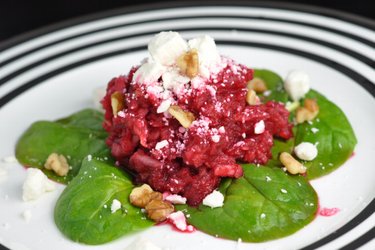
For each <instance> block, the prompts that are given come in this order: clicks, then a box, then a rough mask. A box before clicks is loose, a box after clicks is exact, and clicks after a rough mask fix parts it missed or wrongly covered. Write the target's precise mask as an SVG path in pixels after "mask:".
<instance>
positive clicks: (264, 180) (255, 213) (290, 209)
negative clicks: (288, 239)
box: [178, 165, 318, 242]
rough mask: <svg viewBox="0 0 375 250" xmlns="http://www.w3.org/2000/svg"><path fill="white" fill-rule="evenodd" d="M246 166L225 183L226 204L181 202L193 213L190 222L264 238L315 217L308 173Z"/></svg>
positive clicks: (231, 235) (225, 234)
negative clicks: (205, 204) (208, 204)
mask: <svg viewBox="0 0 375 250" xmlns="http://www.w3.org/2000/svg"><path fill="white" fill-rule="evenodd" d="M243 167H244V176H243V177H241V178H239V179H231V180H228V179H226V180H225V181H224V182H223V183H222V184H221V187H220V191H221V192H222V193H223V194H224V195H225V200H224V206H223V207H220V208H213V209H212V208H210V207H207V206H204V205H201V206H199V207H198V208H194V207H188V206H178V209H180V210H182V211H184V212H185V213H186V214H190V216H189V218H188V221H189V223H191V224H192V225H194V226H195V227H197V228H198V229H199V230H202V231H204V232H206V233H208V234H211V235H214V236H216V237H222V238H227V239H233V240H237V239H238V238H241V239H242V241H247V242H261V241H266V240H272V239H276V238H280V237H284V236H287V235H289V234H292V233H294V232H296V231H297V230H299V229H300V228H302V227H303V226H305V225H306V224H308V223H309V222H310V221H311V220H312V219H313V218H314V215H315V213H316V211H317V203H318V199H317V195H316V193H315V191H314V189H313V188H312V187H311V186H310V184H309V183H308V182H307V181H306V179H305V178H304V177H302V176H289V175H287V174H286V173H284V172H283V171H282V170H281V169H280V168H270V167H255V166H254V165H243Z"/></svg>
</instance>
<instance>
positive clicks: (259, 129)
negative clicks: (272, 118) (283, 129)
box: [254, 120, 265, 135]
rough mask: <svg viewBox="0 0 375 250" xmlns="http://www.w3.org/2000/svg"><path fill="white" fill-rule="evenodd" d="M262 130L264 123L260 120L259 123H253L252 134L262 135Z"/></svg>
mask: <svg viewBox="0 0 375 250" xmlns="http://www.w3.org/2000/svg"><path fill="white" fill-rule="evenodd" d="M264 129H265V124H264V121H263V120H261V121H259V122H257V123H255V126H254V134H256V135H259V134H262V133H263V132H264Z"/></svg>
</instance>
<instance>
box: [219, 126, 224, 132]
mask: <svg viewBox="0 0 375 250" xmlns="http://www.w3.org/2000/svg"><path fill="white" fill-rule="evenodd" d="M219 133H222V134H223V133H225V128H224V127H223V126H221V127H220V128H219Z"/></svg>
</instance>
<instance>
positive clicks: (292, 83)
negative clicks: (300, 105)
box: [284, 70, 310, 101]
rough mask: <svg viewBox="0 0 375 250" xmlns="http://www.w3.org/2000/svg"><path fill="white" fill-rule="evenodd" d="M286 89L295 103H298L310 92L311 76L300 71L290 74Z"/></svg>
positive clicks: (285, 83) (285, 85)
mask: <svg viewBox="0 0 375 250" xmlns="http://www.w3.org/2000/svg"><path fill="white" fill-rule="evenodd" d="M284 88H285V90H286V92H287V93H288V95H289V96H290V98H292V100H293V101H298V100H299V99H301V98H302V97H304V96H305V94H306V93H307V92H308V91H309V90H310V78H309V75H308V74H306V73H305V72H303V71H299V70H294V71H291V72H289V74H288V75H287V77H286V78H285V82H284Z"/></svg>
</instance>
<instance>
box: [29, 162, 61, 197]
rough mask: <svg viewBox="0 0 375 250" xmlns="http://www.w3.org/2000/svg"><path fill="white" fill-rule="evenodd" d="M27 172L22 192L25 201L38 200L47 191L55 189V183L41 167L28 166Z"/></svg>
mask: <svg viewBox="0 0 375 250" xmlns="http://www.w3.org/2000/svg"><path fill="white" fill-rule="evenodd" d="M26 174H27V176H26V180H25V182H24V183H23V194H22V199H23V200H24V201H31V200H36V199H38V198H39V197H40V196H41V195H42V194H44V193H45V192H50V191H53V190H55V188H56V186H55V183H54V182H52V181H51V180H49V179H48V178H47V176H46V175H45V174H44V173H43V172H42V171H41V170H40V169H37V168H28V169H27V171H26Z"/></svg>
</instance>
